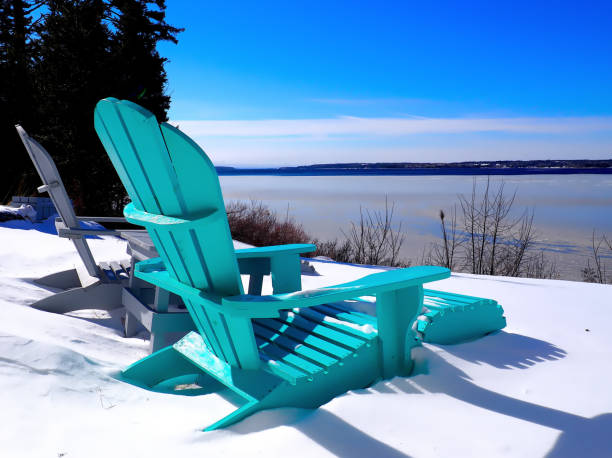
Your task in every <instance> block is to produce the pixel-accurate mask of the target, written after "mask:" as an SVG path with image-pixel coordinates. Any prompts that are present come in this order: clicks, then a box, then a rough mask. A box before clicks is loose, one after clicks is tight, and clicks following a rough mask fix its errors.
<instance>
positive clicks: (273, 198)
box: [220, 175, 612, 279]
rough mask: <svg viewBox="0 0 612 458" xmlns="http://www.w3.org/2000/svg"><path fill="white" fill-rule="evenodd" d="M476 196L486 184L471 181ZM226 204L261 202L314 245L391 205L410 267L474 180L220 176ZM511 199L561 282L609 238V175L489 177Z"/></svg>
mask: <svg viewBox="0 0 612 458" xmlns="http://www.w3.org/2000/svg"><path fill="white" fill-rule="evenodd" d="M476 179H477V183H478V185H479V186H478V189H479V191H483V190H484V186H483V185H484V182H485V181H486V177H483V176H479V177H476ZM220 180H221V187H222V189H223V194H224V197H225V200H226V202H229V201H231V200H251V199H253V200H259V201H262V202H264V203H265V204H267V205H268V206H269V207H271V208H272V209H274V210H276V211H277V212H278V213H279V214H281V215H285V213H286V212H287V209H288V211H289V215H290V216H292V217H293V218H294V219H295V220H296V221H297V222H299V223H301V224H302V225H303V226H304V228H305V229H306V231H307V232H308V233H309V234H311V235H312V236H314V237H317V238H319V239H333V238H336V237H338V238H341V237H342V233H341V229H343V230H344V231H347V230H348V229H349V228H350V222H351V221H355V222H357V221H358V219H359V209H360V207H362V208H364V209H368V210H384V206H385V197H387V198H388V201H389V203H394V204H395V217H394V220H395V222H396V223H399V222H400V221H401V223H402V231H403V232H405V234H406V241H405V242H404V246H403V249H402V255H403V257H405V258H407V259H411V260H412V261H413V262H415V261H417V259H418V258H419V256H420V254H421V252H422V250H423V247H424V246H426V245H427V244H428V243H430V242H432V241H435V240H436V238H437V237H438V236H439V218H438V214H439V211H440V209H443V210H445V211H446V212H447V214H448V211H449V210H450V209H452V207H453V205H455V204H457V206H458V205H459V199H458V195H460V194H464V195H469V194H470V193H471V191H472V183H473V177H472V176H449V175H444V176H439V175H436V176H268V175H266V176H244V175H243V176H221V177H220ZM502 181H503V183H504V184H505V188H506V191H507V194H511V193H513V192H514V191H516V200H515V204H514V214H515V215H516V216H518V215H520V214H521V213H522V212H523V211H525V210H533V211H534V214H535V217H534V225H535V227H536V229H537V235H538V237H537V239H538V242H539V247H540V248H542V249H544V250H545V251H546V252H547V253H548V254H550V255H551V256H553V257H554V258H555V259H556V260H557V265H558V270H559V272H560V274H561V277H562V278H567V279H580V269H581V268H582V267H584V266H585V265H586V256H587V255H588V254H589V249H590V243H591V235H592V232H593V230H596V231H597V232H598V233H607V234H608V235H612V175H520V176H494V177H491V183H492V185H493V188H494V189H495V187H496V186H497V185H498V184H499V183H501V182H502Z"/></svg>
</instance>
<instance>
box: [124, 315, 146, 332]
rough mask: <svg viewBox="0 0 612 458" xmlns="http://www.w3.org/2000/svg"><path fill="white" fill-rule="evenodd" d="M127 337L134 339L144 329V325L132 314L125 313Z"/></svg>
mask: <svg viewBox="0 0 612 458" xmlns="http://www.w3.org/2000/svg"><path fill="white" fill-rule="evenodd" d="M124 327H125V329H124V331H125V337H132V336H134V335H136V334H137V333H138V331H139V330H140V329H142V325H141V324H140V323H139V322H138V319H137V318H136V317H135V316H134V315H132V314H131V313H130V312H125V326H124Z"/></svg>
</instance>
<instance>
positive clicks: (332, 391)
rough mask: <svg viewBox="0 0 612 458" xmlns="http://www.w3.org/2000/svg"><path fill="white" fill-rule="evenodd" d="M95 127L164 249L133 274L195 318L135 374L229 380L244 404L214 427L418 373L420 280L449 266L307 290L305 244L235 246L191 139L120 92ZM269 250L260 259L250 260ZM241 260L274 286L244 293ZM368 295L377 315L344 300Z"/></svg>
mask: <svg viewBox="0 0 612 458" xmlns="http://www.w3.org/2000/svg"><path fill="white" fill-rule="evenodd" d="M95 128H96V131H97V132H98V135H99V137H100V140H101V141H102V143H103V145H104V147H105V149H106V151H107V153H108V155H109V157H110V159H111V161H112V162H113V165H114V166H115V168H116V170H117V172H118V174H119V177H120V178H121V180H122V182H123V183H124V185H125V187H126V189H127V191H128V193H129V195H130V197H131V199H132V203H131V204H129V205H128V206H127V207H126V208H125V210H124V214H125V216H126V218H127V219H128V221H130V222H132V223H135V224H139V225H142V226H144V227H146V228H147V230H148V231H149V233H150V234H151V238H152V239H153V241H154V243H155V246H156V248H157V250H158V252H159V253H160V258H157V259H152V260H148V261H144V262H141V263H138V264H137V265H136V268H135V274H136V275H137V276H138V277H139V278H142V279H143V280H146V281H148V282H150V283H152V284H155V285H157V286H159V287H161V288H164V289H166V290H168V291H172V292H174V293H176V294H178V295H180V296H181V297H182V298H183V300H184V302H185V304H186V306H187V309H188V310H189V313H190V315H191V316H192V318H193V321H194V323H195V325H196V328H197V332H192V333H190V334H188V335H187V336H186V337H185V338H183V339H182V340H181V341H179V342H177V343H176V344H175V345H173V346H171V347H167V348H165V349H163V350H160V351H158V352H156V353H154V354H152V355H150V356H149V357H147V358H145V359H143V360H141V361H138V362H136V363H134V364H133V365H131V366H130V367H128V368H127V369H126V370H125V371H124V372H123V376H124V377H125V379H126V380H129V381H131V382H133V383H137V384H140V385H142V386H144V387H148V388H153V389H160V390H168V389H171V388H172V386H173V383H174V382H176V383H178V382H179V381H184V380H185V379H186V378H188V379H193V380H197V383H198V385H200V386H201V387H202V388H203V389H204V390H205V391H206V389H207V387H214V386H226V387H228V388H229V389H231V390H232V391H234V392H235V393H236V394H237V395H238V396H239V397H240V398H241V399H243V401H244V403H243V405H242V406H241V407H240V408H238V409H237V410H236V411H235V412H233V413H232V414H230V415H228V416H227V417H225V418H223V419H221V420H219V421H218V422H216V423H214V424H213V425H210V426H209V427H208V428H207V429H216V428H220V427H224V426H228V425H230V424H232V423H234V422H236V421H239V420H240V419H242V418H244V417H245V416H247V415H250V414H251V413H253V412H255V411H257V410H261V409H265V408H273V407H282V406H296V407H309V408H314V407H317V406H319V405H321V404H322V403H325V402H327V401H328V400H330V399H332V398H333V397H334V396H337V395H339V394H341V393H344V392H346V391H347V390H350V389H355V388H362V387H366V386H368V385H370V384H371V383H373V382H375V381H377V380H379V379H381V378H388V377H392V376H394V375H398V374H407V373H409V372H410V370H411V368H412V359H411V355H410V352H411V349H412V347H414V345H416V343H417V342H416V339H415V332H414V331H413V329H412V325H413V323H414V322H415V319H416V317H417V315H418V313H419V312H420V310H421V307H422V304H423V287H422V285H423V283H426V282H430V281H435V280H439V279H443V278H446V277H448V276H449V275H450V272H449V271H448V269H445V268H441V267H432V266H423V267H411V268H408V269H401V270H393V271H389V272H384V273H378V274H373V275H368V276H366V277H364V278H362V279H360V280H356V281H353V282H348V283H344V284H341V285H336V286H334V287H325V288H319V289H316V290H309V291H301V290H300V289H301V285H300V283H299V258H298V254H299V253H300V252H303V251H300V249H301V248H299V247H295V246H286V247H270V248H267V249H259V250H258V249H253V250H250V251H249V250H242V251H241V253H240V254H239V255H238V256H237V255H236V253H235V252H234V249H233V247H232V240H231V236H230V232H229V226H228V223H227V217H226V214H225V208H224V203H223V198H222V195H221V190H220V187H219V181H218V177H217V175H216V171H215V169H214V167H213V165H212V163H211V162H210V160H209V159H208V157H207V156H206V154H205V153H204V152H203V151H202V150H201V149H200V148H199V147H198V146H197V145H196V144H195V143H194V142H193V141H192V140H191V139H189V138H188V137H187V136H185V135H184V134H183V133H181V132H180V131H178V130H177V129H175V128H174V127H172V126H170V125H168V124H161V125H160V124H158V123H157V120H156V119H155V117H154V116H153V115H152V114H151V113H149V112H148V111H146V110H144V109H143V108H141V107H139V106H138V105H135V104H133V103H131V102H127V101H119V100H116V99H105V100H102V101H100V102H99V103H98V105H97V107H96V110H95ZM309 251H311V250H309ZM261 258H264V259H265V260H266V261H265V262H264V263H263V267H262V264H261V263H260V264H259V265H258V264H257V262H254V261H252V260H256V259H261ZM241 266H242V267H244V268H245V269H251V270H252V271H253V272H255V273H257V272H259V273H261V271H265V270H266V269H268V268H269V270H270V272H271V275H272V279H273V283H275V288H274V294H272V295H268V296H258V295H255V294H245V293H244V291H243V289H242V284H241V281H240V267H241ZM258 269H259V270H258ZM255 289H257V288H255ZM249 290H251V288H250V287H249ZM259 292H260V291H259ZM363 295H373V296H376V298H377V317H376V318H372V317H367V316H366V315H363V314H360V313H357V312H351V311H350V310H348V309H345V308H342V305H341V302H342V301H344V300H348V299H354V298H357V297H359V296H363ZM338 304H340V305H338Z"/></svg>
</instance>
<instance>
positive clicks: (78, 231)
mask: <svg viewBox="0 0 612 458" xmlns="http://www.w3.org/2000/svg"><path fill="white" fill-rule="evenodd" d="M55 229H56V230H57V235H59V236H60V237H63V238H67V239H80V238H82V237H84V236H86V235H121V234H120V232H119V231H116V230H112V229H85V228H70V227H68V226H66V224H65V223H64V221H62V219H61V218H57V219H56V220H55Z"/></svg>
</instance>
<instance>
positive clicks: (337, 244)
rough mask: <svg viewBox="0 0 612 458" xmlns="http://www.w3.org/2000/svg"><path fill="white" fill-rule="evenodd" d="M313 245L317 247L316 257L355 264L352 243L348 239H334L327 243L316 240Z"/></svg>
mask: <svg viewBox="0 0 612 458" xmlns="http://www.w3.org/2000/svg"><path fill="white" fill-rule="evenodd" d="M312 243H314V244H315V245H316V246H317V251H315V253H314V255H315V256H325V257H327V258H330V259H333V260H334V261H338V262H353V250H352V246H351V242H350V241H349V240H347V239H345V240H344V241H339V240H338V239H334V240H327V241H325V242H322V241H320V240H317V239H315V240H313V241H312Z"/></svg>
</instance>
